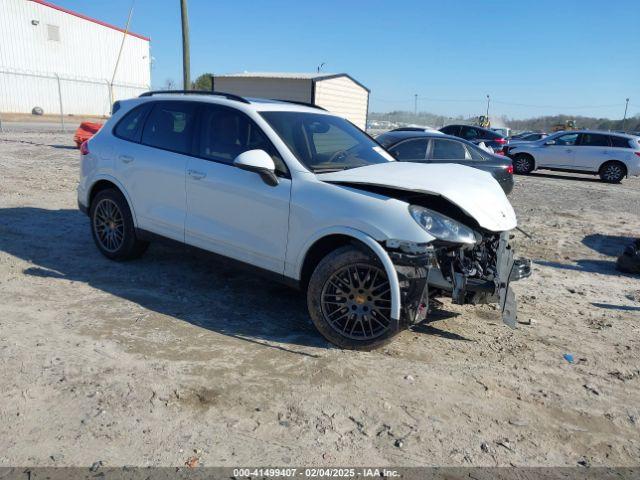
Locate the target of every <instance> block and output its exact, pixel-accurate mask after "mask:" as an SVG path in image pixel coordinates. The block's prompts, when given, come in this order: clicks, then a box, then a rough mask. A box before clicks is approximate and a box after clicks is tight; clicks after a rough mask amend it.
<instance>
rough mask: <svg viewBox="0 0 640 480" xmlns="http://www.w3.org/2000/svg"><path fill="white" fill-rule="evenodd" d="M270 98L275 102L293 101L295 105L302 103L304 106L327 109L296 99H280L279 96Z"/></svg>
mask: <svg viewBox="0 0 640 480" xmlns="http://www.w3.org/2000/svg"><path fill="white" fill-rule="evenodd" d="M271 100H275V101H277V102H285V103H295V104H296V105H304V106H305V107H311V108H317V109H319V110H324V111H325V112H326V111H327V109H326V108H323V107H321V106H320V105H316V104H315V103H309V102H299V101H298V100H282V99H281V98H272V99H271Z"/></svg>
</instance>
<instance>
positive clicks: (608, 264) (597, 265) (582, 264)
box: [534, 259, 637, 278]
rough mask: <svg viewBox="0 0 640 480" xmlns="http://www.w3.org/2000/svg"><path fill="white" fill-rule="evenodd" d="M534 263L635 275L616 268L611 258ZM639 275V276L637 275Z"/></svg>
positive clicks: (578, 269)
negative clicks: (572, 262) (570, 262)
mask: <svg viewBox="0 0 640 480" xmlns="http://www.w3.org/2000/svg"><path fill="white" fill-rule="evenodd" d="M534 263H537V264H538V265H543V266H545V267H553V268H559V269H561V270H572V271H575V272H585V273H600V274H602V275H615V276H617V277H630V278H634V276H633V275H631V274H628V273H624V272H621V271H620V270H618V269H617V268H616V261H615V259H614V260H611V261H608V260H587V259H582V260H576V261H575V265H572V264H568V263H560V262H552V261H548V260H534ZM636 277H637V276H636Z"/></svg>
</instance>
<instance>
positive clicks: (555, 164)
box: [536, 133, 579, 168]
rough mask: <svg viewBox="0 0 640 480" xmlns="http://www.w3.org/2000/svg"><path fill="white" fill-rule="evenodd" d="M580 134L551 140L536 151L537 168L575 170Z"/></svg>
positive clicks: (561, 136)
mask: <svg viewBox="0 0 640 480" xmlns="http://www.w3.org/2000/svg"><path fill="white" fill-rule="evenodd" d="M578 135H579V134H578V133H565V134H563V135H560V136H558V137H555V138H553V139H550V140H549V143H548V144H547V143H545V145H544V146H542V147H540V149H538V150H536V164H537V165H536V166H537V167H551V168H573V160H574V156H575V152H576V144H577V143H578Z"/></svg>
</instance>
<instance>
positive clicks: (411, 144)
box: [389, 138, 428, 161]
mask: <svg viewBox="0 0 640 480" xmlns="http://www.w3.org/2000/svg"><path fill="white" fill-rule="evenodd" d="M427 143H428V141H427V139H426V138H421V139H415V140H406V141H404V142H401V143H399V144H398V145H396V146H395V147H392V148H390V149H389V151H390V152H391V153H392V154H393V156H394V157H395V158H396V159H398V160H401V161H402V160H422V161H424V160H425V158H426V156H427Z"/></svg>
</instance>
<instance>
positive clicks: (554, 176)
mask: <svg viewBox="0 0 640 480" xmlns="http://www.w3.org/2000/svg"><path fill="white" fill-rule="evenodd" d="M529 175H530V176H531V177H539V178H552V179H554V180H575V181H576V182H593V183H602V180H600V178H599V177H591V176H590V177H576V176H569V175H567V174H564V175H560V174H553V173H540V172H538V171H536V172H533V173H530V174H529Z"/></svg>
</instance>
